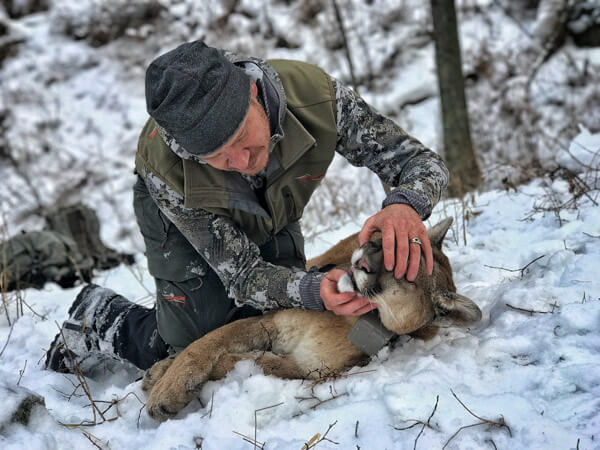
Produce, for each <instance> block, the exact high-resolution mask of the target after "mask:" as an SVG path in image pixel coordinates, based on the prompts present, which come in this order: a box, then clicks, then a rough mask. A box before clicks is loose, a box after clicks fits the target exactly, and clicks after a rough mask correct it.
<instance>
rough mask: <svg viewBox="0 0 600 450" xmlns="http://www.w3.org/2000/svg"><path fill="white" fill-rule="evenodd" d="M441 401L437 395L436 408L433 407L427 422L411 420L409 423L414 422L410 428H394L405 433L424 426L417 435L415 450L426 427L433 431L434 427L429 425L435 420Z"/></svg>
mask: <svg viewBox="0 0 600 450" xmlns="http://www.w3.org/2000/svg"><path fill="white" fill-rule="evenodd" d="M439 400H440V396H439V395H436V397H435V406H434V407H433V410H432V411H431V414H430V415H429V418H428V419H427V422H423V421H422V420H416V419H410V420H409V422H414V423H413V424H412V425H409V426H407V427H403V428H397V427H392V428H393V429H394V430H398V431H404V430H410V429H411V428H414V427H416V426H417V425H422V426H421V429H420V430H419V434H417V437H416V438H415V444H414V446H413V450H414V449H416V448H417V442H418V441H419V438H420V437H421V435H422V434H423V431H424V430H425V427H427V428H431V429H433V427H432V426H431V425H430V424H429V422H431V419H432V418H433V415H434V414H435V412H436V410H437V407H438V402H439Z"/></svg>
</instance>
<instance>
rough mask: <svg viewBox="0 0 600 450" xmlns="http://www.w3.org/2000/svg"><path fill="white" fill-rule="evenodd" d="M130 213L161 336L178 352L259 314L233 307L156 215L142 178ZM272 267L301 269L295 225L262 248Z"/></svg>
mask: <svg viewBox="0 0 600 450" xmlns="http://www.w3.org/2000/svg"><path fill="white" fill-rule="evenodd" d="M133 204H134V210H135V215H136V219H137V222H138V225H139V227H140V230H141V232H142V235H143V237H144V242H145V244H146V257H147V258H148V269H149V271H150V274H151V275H152V276H153V277H154V278H155V280H156V291H157V299H156V322H157V326H158V333H159V335H160V337H161V338H162V339H163V340H164V341H165V342H166V343H167V344H169V345H170V346H171V347H173V348H174V349H175V350H181V349H182V348H184V347H186V346H187V345H188V344H190V343H191V342H193V341H195V340H196V339H198V338H200V337H202V336H203V335H205V334H206V333H208V332H209V331H211V330H214V329H215V328H218V327H220V326H222V325H225V324H226V323H229V322H232V321H234V320H237V319H241V318H244V317H250V316H253V315H258V314H261V311H259V310H256V309H254V308H252V307H250V306H244V307H241V308H239V307H236V306H235V304H234V302H233V300H232V299H230V298H229V297H227V294H226V292H225V288H224V287H223V284H222V283H221V281H220V280H219V278H218V276H217V275H216V273H215V272H214V271H213V270H212V269H211V268H210V267H209V266H208V264H207V263H206V261H204V260H203V259H202V258H201V257H200V255H198V253H197V252H196V250H195V249H194V248H193V247H192V246H191V245H190V243H189V242H188V241H187V240H186V239H185V237H184V236H183V235H182V234H181V232H179V230H178V229H177V228H176V227H175V226H174V225H173V224H172V223H171V222H170V221H169V220H168V219H167V217H166V216H165V215H164V214H163V213H162V212H160V210H159V209H158V207H157V206H156V204H155V203H154V201H153V200H152V198H151V197H150V194H149V193H148V190H147V189H146V186H145V184H144V182H143V180H142V179H141V178H139V177H138V181H137V183H136V185H135V186H134V200H133ZM260 252H261V256H262V258H263V259H264V260H265V261H268V262H270V263H273V264H276V265H280V266H287V267H292V266H295V267H301V268H304V264H305V261H306V260H305V256H304V238H303V236H302V231H301V230H300V224H299V223H298V222H295V223H292V224H290V225H288V226H287V227H286V228H285V229H283V230H282V231H281V232H279V233H278V234H277V235H275V236H274V237H273V238H272V239H271V240H270V241H268V242H267V243H266V244H264V245H263V246H261V247H260Z"/></svg>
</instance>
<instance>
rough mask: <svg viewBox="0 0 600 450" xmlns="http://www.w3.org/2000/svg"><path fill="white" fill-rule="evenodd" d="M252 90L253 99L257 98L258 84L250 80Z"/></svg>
mask: <svg viewBox="0 0 600 450" xmlns="http://www.w3.org/2000/svg"><path fill="white" fill-rule="evenodd" d="M250 90H251V94H252V99H253V100H256V96H257V95H258V86H256V83H255V82H254V81H251V82H250Z"/></svg>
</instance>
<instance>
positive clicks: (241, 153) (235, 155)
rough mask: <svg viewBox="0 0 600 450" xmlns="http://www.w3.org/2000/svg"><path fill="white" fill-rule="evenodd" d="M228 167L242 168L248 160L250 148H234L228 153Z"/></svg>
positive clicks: (246, 165) (246, 164)
mask: <svg viewBox="0 0 600 450" xmlns="http://www.w3.org/2000/svg"><path fill="white" fill-rule="evenodd" d="M228 159H229V168H230V169H237V170H244V169H246V168H247V167H248V162H249V161H250V150H248V149H247V148H240V149H235V150H233V151H232V152H231V153H230V154H229V158H228Z"/></svg>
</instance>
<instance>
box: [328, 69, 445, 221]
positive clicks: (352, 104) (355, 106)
mask: <svg viewBox="0 0 600 450" xmlns="http://www.w3.org/2000/svg"><path fill="white" fill-rule="evenodd" d="M332 81H333V87H334V90H335V96H336V107H337V129H338V142H337V147H336V151H337V152H338V153H339V154H340V155H342V156H343V157H344V158H346V159H347V160H348V162H350V164H352V165H354V166H360V167H368V168H369V169H371V170H372V171H373V172H375V173H376V174H377V175H378V176H379V178H381V180H382V181H383V182H384V183H385V184H387V185H389V186H392V187H395V188H396V189H394V190H393V191H392V192H390V194H389V195H388V196H387V198H386V199H385V200H384V202H383V207H386V206H387V205H389V204H392V203H404V204H408V205H410V206H412V207H413V208H414V209H415V211H417V213H418V214H419V215H420V216H421V218H422V219H423V220H425V219H427V218H428V217H429V215H430V214H431V211H432V210H433V207H434V206H435V205H436V203H437V202H438V201H439V200H440V197H441V195H442V192H443V191H444V189H445V188H446V186H447V185H448V179H449V175H448V169H446V166H445V165H444V162H443V161H442V159H441V158H440V157H439V156H438V155H437V154H436V153H434V152H433V151H431V150H429V149H428V148H426V147H425V146H423V144H421V143H420V142H419V141H417V140H416V139H415V138H413V137H411V136H409V135H408V134H407V133H406V132H405V131H404V130H403V129H402V128H400V127H399V126H398V125H396V124H395V123H394V122H393V121H391V120H390V119H388V118H387V117H385V116H383V115H381V114H379V113H378V112H377V111H375V109H374V108H372V107H371V106H369V105H368V104H367V103H366V102H365V101H364V100H363V99H362V98H361V97H360V96H358V94H356V93H355V92H354V91H353V90H351V89H350V88H348V87H346V86H344V85H343V84H342V83H341V82H339V81H338V80H335V79H332Z"/></svg>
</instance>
